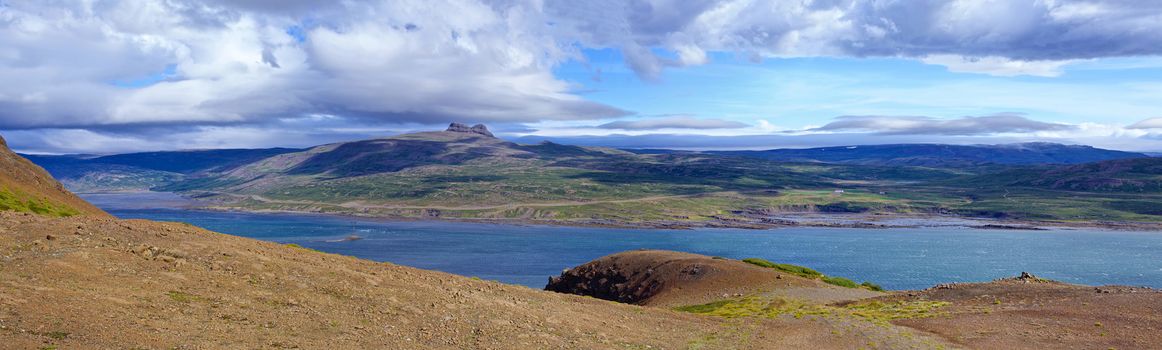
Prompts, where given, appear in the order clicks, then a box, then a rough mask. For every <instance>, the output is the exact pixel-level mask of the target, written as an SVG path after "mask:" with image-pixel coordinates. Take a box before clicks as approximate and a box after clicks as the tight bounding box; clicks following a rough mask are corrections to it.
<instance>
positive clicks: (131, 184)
mask: <svg viewBox="0 0 1162 350" xmlns="http://www.w3.org/2000/svg"><path fill="white" fill-rule="evenodd" d="M31 158H32V159H33V160H34V161H36V162H38V163H40V164H42V165H43V166H45V168H47V169H48V170H49V171H50V172H52V173H53V174H54V175H56V176H59V177H60V178H61V179H62V182H64V183H65V184H66V185H67V186H69V187H70V188H72V189H74V190H78V191H85V192H90V191H91V192H107V191H127V190H129V191H132V190H154V191H167V192H178V193H182V194H184V195H186V196H190V197H195V198H198V199H203V200H205V201H206V202H207V203H212V204H213V206H216V207H221V208H230V209H244V210H277V211H310V212H327V213H343V214H357V215H369V216H382V217H442V218H452V219H488V220H519V221H534V222H543V223H561V224H569V225H574V224H599V225H606V224H612V225H647V226H658V225H661V226H670V225H679V226H689V225H710V226H722V225H725V226H749V225H755V224H761V225H766V224H769V223H770V222H767V221H765V220H767V219H765V218H768V217H770V216H771V215H777V214H778V213H798V212H842V213H863V214H872V213H881V214H907V215H919V214H923V215H931V214H934V213H940V214H956V215H967V216H987V217H993V218H1010V219H1036V220H1082V221H1097V220H1115V219H1117V220H1125V221H1145V222H1152V221H1158V220H1162V216H1159V215H1158V213H1157V211H1154V210H1150V209H1149V204H1148V203H1149V202H1150V201H1153V200H1155V199H1156V198H1154V197H1153V196H1155V195H1162V189H1160V186H1159V185H1158V184H1159V183H1160V182H1162V180H1160V175H1159V174H1157V173H1155V171H1156V168H1157V164H1159V163H1162V159H1160V158H1150V157H1148V156H1147V155H1145V154H1141V153H1132V152H1122V151H1113V150H1104V149H1098V148H1093V147H1088V146H1072V145H1060V144H1049V143H1025V144H1013V145H977V146H958V145H927V144H918V145H871V146H847V147H827V148H814V149H780V150H767V151H723V152H687V151H669V150H648V151H642V150H637V151H629V150H619V149H612V148H602V147H580V146H570V145H562V144H557V143H553V142H547V141H546V142H541V143H538V144H517V143H513V142H510V141H506V140H503V139H500V138H496V137H495V136H493V135H492V134H491V133H490V132H489V131H488V129H487V127H485V126H483V125H476V126H472V127H469V126H467V125H463V124H452V125H451V126H449V128H448V129H447V130H444V131H433V132H420V133H412V134H404V135H398V136H393V137H386V138H379V139H370V140H359V141H351V142H340V143H334V144H327V145H321V146H316V147H311V148H307V149H283V148H279V149H258V150H206V151H185V152H151V153H136V154H124V155H111V156H101V157H94V156H75V155H73V156H31ZM1063 192H1087V193H1095V194H1096V195H1094V196H1088V197H1087V196H1080V197H1079V196H1075V195H1068V196H1065V195H1063V194H1062V193H1063ZM1123 193H1125V194H1129V193H1134V194H1137V195H1138V196H1137V197H1134V198H1118V197H1117V196H1120V194H1123ZM1143 195H1144V196H1143ZM1022 196H1023V197H1022ZM1017 198H1020V200H1017ZM1028 202H1038V203H1049V204H1048V205H1036V206H1030V205H1021V204H1022V203H1028ZM1069 208H1073V209H1069ZM1078 208H1083V209H1078Z"/></svg>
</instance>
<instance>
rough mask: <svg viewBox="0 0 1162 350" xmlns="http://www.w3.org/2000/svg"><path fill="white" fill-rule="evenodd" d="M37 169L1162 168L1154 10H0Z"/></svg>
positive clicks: (11, 92)
mask: <svg viewBox="0 0 1162 350" xmlns="http://www.w3.org/2000/svg"><path fill="white" fill-rule="evenodd" d="M0 82H3V83H2V84H0V135H3V137H4V138H6V139H7V140H8V143H9V145H10V146H12V147H13V148H14V149H16V150H18V151H23V152H29V153H90V154H104V153H123V152H136V151H156V150H174V149H207V148H258V147H307V146H313V145H318V144H324V143H330V142H339V141H346V140H356V139H365V138H372V137H384V136H390V135H395V134H399V133H406V132H414V131H425V130H435V129H442V128H443V127H445V126H446V125H447V124H448V123H449V122H453V121H455V122H464V123H469V124H476V123H483V124H486V125H488V126H489V128H490V129H492V130H493V131H494V132H495V133H496V134H497V135H498V136H500V137H504V138H507V139H511V140H516V141H518V142H535V141H538V140H546V139H547V140H553V141H557V142H561V143H572V144H583V145H604V146H615V147H633V148H682V149H767V148H782V147H795V148H798V147H816V146H835V145H854V144H883V143H955V144H996V143H1012V142H1031V141H1046V142H1060V143H1070V144H1088V145H1093V146H1097V147H1104V148H1113V149H1122V150H1133V151H1162V2H1159V1H1153V0H1107V1H1081V0H1005V1H999V0H946V1H936V0H911V1H904V0H794V1H776V0H767V1H761V0H637V1H634V0H592V1H565V0H383V1H378V0H370V1H335V0H325V1H317V0H120V1H105V0H71V1H70V0H36V1H28V0H0Z"/></svg>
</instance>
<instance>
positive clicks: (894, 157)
mask: <svg viewBox="0 0 1162 350" xmlns="http://www.w3.org/2000/svg"><path fill="white" fill-rule="evenodd" d="M708 153H714V154H723V155H733V156H743V157H752V158H760V159H768V160H777V161H789V162H822V163H837V164H862V165H908V166H922V167H968V166H977V165H985V164H1003V165H1030V164H1080V163H1089V162H1096V161H1103V160H1112V159H1127V158H1141V157H1147V155H1146V154H1143V153H1133V152H1123V151H1114V150H1106V149H1100V148H1094V147H1090V146H1075V145H1062V144H1056V143H1045V142H1034V143H1019V144H1008V145H940V144H895V145H867V146H843V147H822V148H807V149H773V150H766V151H713V152H708Z"/></svg>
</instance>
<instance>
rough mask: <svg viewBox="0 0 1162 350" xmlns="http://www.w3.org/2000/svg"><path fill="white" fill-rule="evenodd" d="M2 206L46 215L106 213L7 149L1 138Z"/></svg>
mask: <svg viewBox="0 0 1162 350" xmlns="http://www.w3.org/2000/svg"><path fill="white" fill-rule="evenodd" d="M0 210H12V211H20V212H29V213H35V214H40V215H47V216H73V215H81V214H85V215H105V214H104V212H103V211H101V210H100V209H97V208H96V207H94V206H92V205H91V204H89V203H87V202H85V201H84V200H81V199H80V198H77V197H76V196H75V195H73V194H72V193H70V192H68V191H66V190H65V189H64V186H63V185H61V184H60V183H59V182H57V181H56V180H54V179H53V178H52V176H51V175H49V174H48V172H46V171H45V170H44V169H42V168H41V167H39V166H36V165H35V164H33V163H32V162H30V161H28V160H27V159H24V158H22V157H20V156H18V155H16V154H15V153H12V151H10V150H9V149H8V145H7V143H5V142H4V140H3V139H2V138H0Z"/></svg>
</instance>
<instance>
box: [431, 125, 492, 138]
mask: <svg viewBox="0 0 1162 350" xmlns="http://www.w3.org/2000/svg"><path fill="white" fill-rule="evenodd" d="M444 131H450V132H463V133H470V134H479V135H484V136H488V137H496V136H492V132H491V131H488V127H487V126H484V124H476V125H473V126H471V127H469V126H468V124H461V123H452V124H449V125H448V129H447V130H444Z"/></svg>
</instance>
